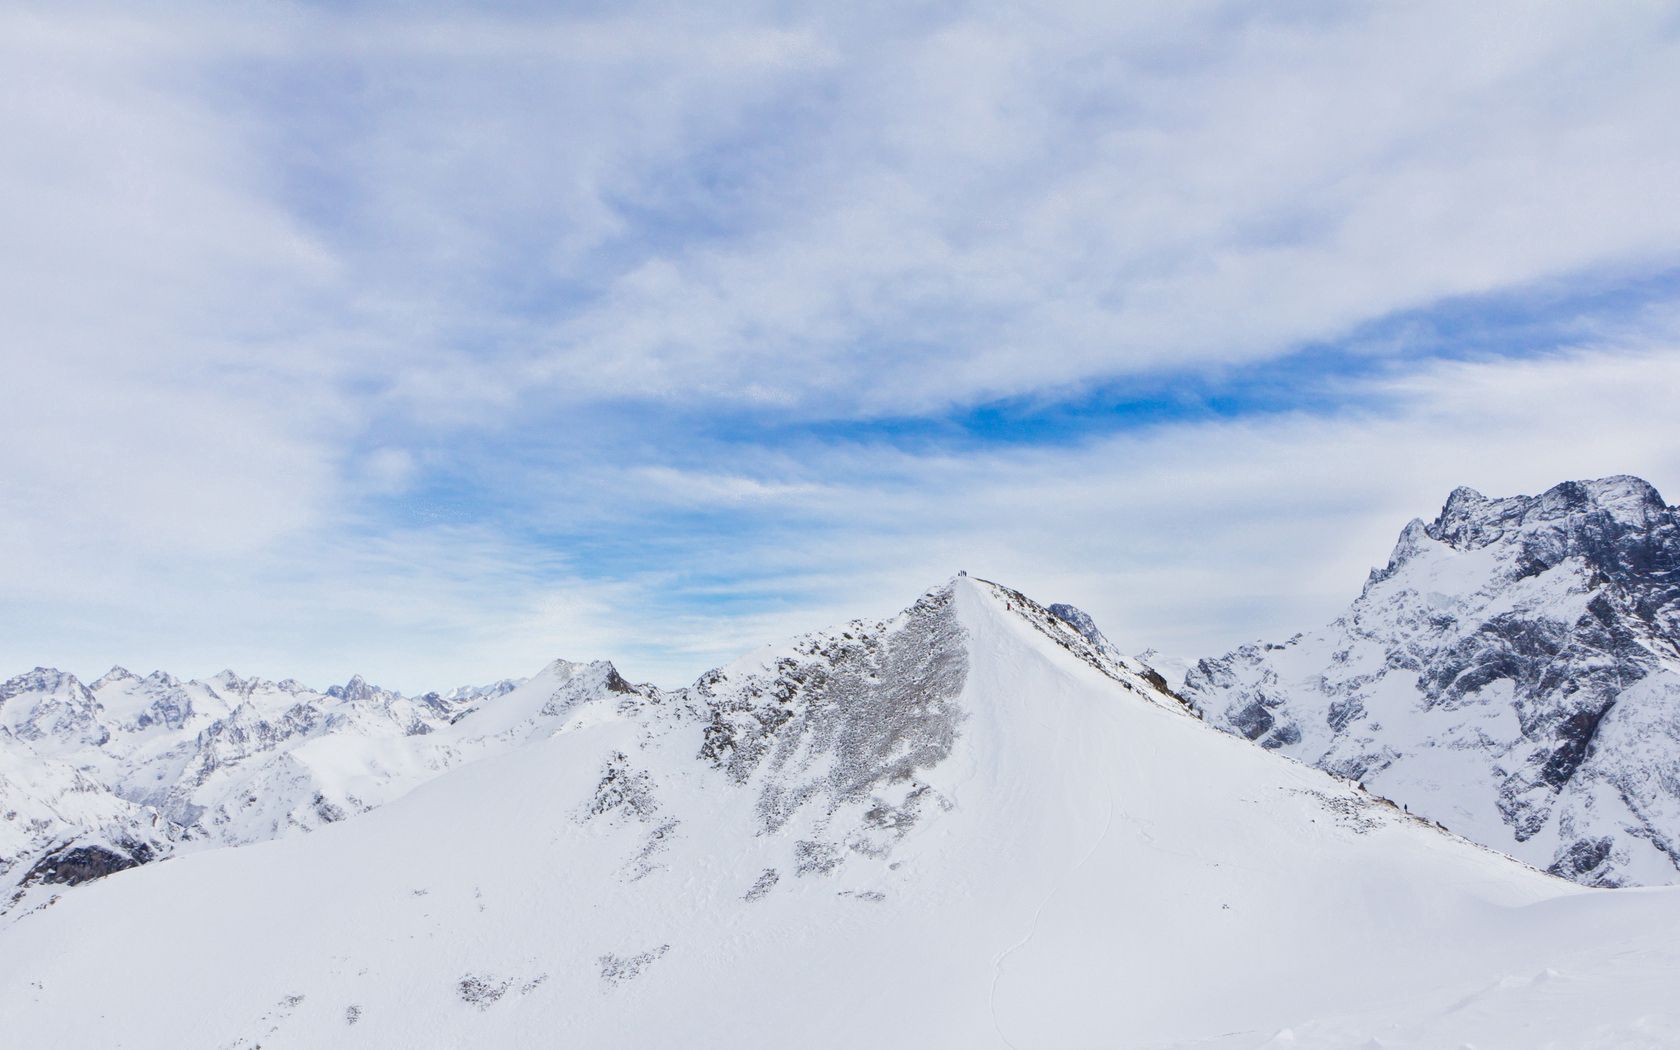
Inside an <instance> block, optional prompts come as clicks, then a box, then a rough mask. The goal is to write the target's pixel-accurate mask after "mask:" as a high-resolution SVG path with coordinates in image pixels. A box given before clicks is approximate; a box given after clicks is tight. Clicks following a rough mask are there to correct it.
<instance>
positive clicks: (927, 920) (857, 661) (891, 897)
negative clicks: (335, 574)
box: [0, 578, 1680, 1050]
mask: <svg viewBox="0 0 1680 1050" xmlns="http://www.w3.org/2000/svg"><path fill="white" fill-rule="evenodd" d="M487 710H489V709H487ZM555 713H556V714H557V715H558V716H559V719H558V724H557V725H554V726H546V725H545V726H543V727H542V728H540V729H539V730H538V731H537V732H536V733H534V734H532V735H531V736H530V737H529V738H528V739H527V740H526V742H525V743H523V744H522V745H521V746H517V747H514V748H512V749H510V750H507V751H506V752H505V753H502V754H499V755H496V756H493V757H487V758H484V759H482V760H479V761H476V762H471V763H468V764H464V765H460V766H458V767H456V768H454V769H453V770H451V771H450V772H448V773H446V774H444V775H441V776H438V777H436V778H434V779H432V780H431V781H430V782H428V783H426V784H424V785H422V786H420V787H418V788H417V789H415V790H413V791H412V792H411V793H409V794H407V795H406V796H404V797H402V798H399V799H396V800H394V801H391V802H389V803H388V804H386V805H384V806H382V807H380V808H378V809H375V810H373V811H371V812H368V813H366V814H364V815H361V816H358V817H356V818H355V819H353V820H347V821H344V822H340V823H334V824H332V825H330V826H326V827H322V828H321V829H319V830H318V831H317V832H316V833H314V834H311V835H307V836H292V837H286V838H281V839H278V840H275V841H271V842H266V843H260V844H256V845H251V846H246V847H242V848H239V849H223V850H216V851H208V852H201V853H197V854H193V855H189V856H181V857H178V858H176V859H173V860H170V861H168V862H166V863H162V864H152V865H146V866H144V867H140V868H136V869H133V870H129V871H123V872H120V873H118V874H115V875H113V876H111V877H109V878H106V879H103V880H100V881H98V882H95V883H92V884H90V885H88V886H85V887H81V888H79V889H77V890H76V891H75V892H73V893H70V894H67V895H65V896H64V897H62V898H60V899H59V900H58V901H57V902H56V903H55V904H54V905H53V906H51V907H49V908H45V909H43V910H40V911H35V912H32V913H30V914H27V915H25V916H23V917H21V918H20V919H19V920H18V921H17V922H16V923H15V924H14V925H12V926H11V927H10V928H9V929H6V930H4V931H0V1017H4V1018H5V1019H6V1034H7V1038H8V1040H9V1041H11V1042H13V1043H15V1045H19V1046H33V1045H49V1044H50V1045H59V1046H89V1047H92V1046H98V1047H126V1048H164V1047H167V1048H170V1050H180V1048H196V1047H204V1048H235V1047H238V1048H246V1050H251V1048H255V1047H258V1046H261V1047H263V1048H264V1050H281V1048H285V1047H309V1048H318V1047H332V1046H356V1047H380V1048H393V1050H395V1048H402V1050H418V1048H429V1047H439V1048H441V1047H460V1046H580V1047H612V1046H622V1047H652V1046H685V1047H730V1048H750V1047H767V1048H768V1047H775V1048H782V1047H786V1046H789V1045H798V1046H814V1047H859V1046H878V1047H940V1048H944V1047H951V1048H975V1047H1005V1048H1008V1047H1014V1048H1027V1047H1042V1048H1054V1050H1073V1048H1080V1047H1126V1048H1146V1047H1192V1046H1193V1047H1199V1048H1205V1047H1223V1048H1230V1047H1260V1046H1268V1047H1281V1046H1290V1047H1336V1048H1345V1047H1353V1046H1414V1047H1445V1046H1460V1045H1473V1046H1476V1047H1479V1048H1483V1050H1486V1048H1491V1047H1522V1048H1525V1050H1527V1048H1532V1047H1540V1046H1569V1047H1618V1048H1622V1047H1657V1046H1674V1045H1680V1044H1677V1038H1680V1037H1676V1036H1675V1035H1674V1034H1673V1033H1675V1032H1677V1031H1680V1004H1677V1003H1676V1002H1675V999H1674V996H1673V995H1672V994H1671V992H1672V988H1673V987H1674V984H1675V981H1676V979H1677V978H1680V947H1677V946H1676V944H1675V943H1674V939H1673V938H1672V936H1671V935H1670V934H1669V931H1671V930H1672V929H1673V928H1674V927H1675V923H1676V921H1680V893H1677V892H1675V891H1668V890H1647V891H1618V892H1614V893H1611V892H1605V891H1595V890H1589V889H1584V888H1581V887H1578V886H1574V885H1572V884H1569V883H1567V882H1563V881H1561V880H1557V879H1554V878H1551V877H1548V876H1546V875H1543V874H1540V873H1538V872H1536V871H1533V870H1532V869H1528V868H1525V867H1522V866H1521V865H1518V864H1516V863H1515V862H1513V861H1511V860H1509V859H1507V858H1505V857H1502V856H1499V855H1496V854H1494V853H1492V852H1490V851H1486V850H1483V849H1481V848H1479V847H1476V846H1473V845H1470V844H1468V843H1466V842H1464V841H1462V840H1460V839H1457V838H1455V837H1452V836H1450V835H1447V834H1445V833H1442V832H1441V831H1439V830H1437V829H1435V828H1433V827H1431V826H1428V825H1426V824H1424V823H1422V822H1421V821H1418V820H1416V819H1413V818H1409V817H1406V816H1405V815H1403V814H1401V813H1399V812H1398V811H1396V810H1395V809H1393V808H1392V807H1390V806H1387V805H1385V804H1383V803H1380V802H1377V801H1376V800H1374V799H1372V798H1371V797H1369V796H1368V795H1365V794H1364V793H1362V792H1360V791H1358V790H1357V789H1356V788H1354V787H1352V786H1350V785H1349V784H1347V783H1345V782H1342V781H1339V780H1336V779H1334V778H1332V777H1330V776H1328V775H1326V774H1324V773H1321V772H1319V771H1317V770H1313V769H1310V768H1308V767H1306V766H1302V765H1299V764H1296V763H1291V762H1287V761H1282V760H1280V759H1279V758H1278V757H1277V756H1275V755H1272V754H1269V753H1267V752H1265V751H1263V750H1261V749H1259V748H1254V747H1252V746H1250V745H1249V744H1247V743H1245V742H1244V741H1242V740H1239V739H1237V738H1235V737H1232V736H1229V735H1227V734H1223V733H1220V732H1216V731H1214V730H1213V729H1211V728H1210V727H1208V726H1207V725H1205V724H1203V723H1202V722H1200V721H1198V720H1197V719H1195V718H1194V717H1191V716H1190V715H1189V714H1187V713H1186V712H1185V710H1184V709H1183V708H1182V707H1181V706H1180V705H1179V704H1178V703H1177V702H1176V701H1175V700H1173V699H1172V698H1170V697H1168V696H1166V695H1165V694H1163V693H1161V692H1159V691H1158V690H1156V689H1155V688H1154V687H1153V686H1152V685H1151V684H1150V683H1149V682H1148V681H1147V680H1146V679H1144V678H1142V677H1140V676H1139V675H1137V674H1136V673H1134V672H1133V671H1132V670H1130V669H1129V668H1127V667H1126V666H1124V665H1122V664H1120V663H1117V662H1116V661H1114V660H1112V659H1110V658H1109V657H1107V656H1106V655H1105V654H1104V653H1103V652H1101V651H1100V650H1099V649H1098V648H1097V647H1095V646H1093V645H1092V644H1091V643H1090V642H1089V641H1088V640H1087V639H1086V638H1085V637H1084V636H1083V635H1081V634H1080V633H1078V632H1077V631H1075V630H1074V629H1073V628H1072V627H1070V626H1068V625H1067V624H1066V623H1064V622H1063V621H1062V620H1061V619H1059V618H1057V617H1055V616H1053V615H1051V614H1050V613H1048V612H1047V611H1045V610H1044V609H1041V608H1039V607H1038V606H1036V605H1034V604H1033V603H1031V602H1029V601H1028V600H1026V599H1025V598H1024V597H1023V596H1021V595H1019V594H1017V593H1015V592H1012V591H1008V590H1006V589H1004V588H1000V587H997V586H996V585H992V584H988V583H985V582H983V581H979V580H974V579H967V578H962V579H958V580H954V581H952V582H951V583H950V584H949V585H947V586H945V587H942V588H938V589H936V590H934V591H931V592H929V593H928V594H927V595H925V596H924V597H923V598H922V599H921V600H919V601H918V602H917V603H916V604H915V605H914V606H912V607H911V608H910V609H907V610H906V611H905V612H904V613H902V614H900V615H899V616H898V617H896V618H894V619H892V620H889V621H885V622H882V623H852V624H849V625H846V626H845V627H843V628H840V629H837V630H833V631H828V632H821V633H817V634H813V635H808V636H805V637H803V638H800V639H797V640H795V641H793V642H791V643H789V644H787V645H783V646H778V647H770V648H766V649H765V650H762V651H760V652H758V653H755V654H752V655H750V656H749V657H747V658H744V659H743V660H741V661H739V662H737V663H735V664H733V665H730V666H728V667H725V668H723V669H720V670H719V671H716V672H712V673H711V674H709V675H707V676H705V677H704V678H702V679H701V680H700V682H698V683H697V684H696V685H695V686H694V687H692V688H690V689H686V690H680V691H676V692H671V693H661V692H657V691H653V690H608V691H606V692H603V693H594V694H591V695H589V696H587V697H580V698H576V699H575V701H568V702H563V703H561V704H559V705H557V706H556V711H555ZM512 720H513V721H515V722H518V721H519V720H518V719H516V718H515V719H512ZM515 732H516V733H523V732H524V730H515Z"/></svg>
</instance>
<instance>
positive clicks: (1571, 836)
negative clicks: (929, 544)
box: [1183, 477, 1680, 885]
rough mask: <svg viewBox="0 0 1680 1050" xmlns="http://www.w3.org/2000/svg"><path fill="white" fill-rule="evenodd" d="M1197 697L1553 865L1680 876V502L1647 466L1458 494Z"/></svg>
mask: <svg viewBox="0 0 1680 1050" xmlns="http://www.w3.org/2000/svg"><path fill="white" fill-rule="evenodd" d="M1183 692H1184V694H1185V695H1186V697H1187V698H1188V699H1189V700H1191V701H1192V702H1193V703H1195V704H1196V705H1197V706H1198V707H1199V708H1201V710H1202V711H1203V713H1204V716H1205V717H1207V718H1208V719H1209V720H1210V721H1212V722H1214V723H1216V724H1218V725H1219V726H1221V727H1222V728H1225V729H1227V730H1229V731H1231V732H1233V733H1237V734H1240V735H1242V736H1245V737H1248V738H1249V739H1251V740H1254V741H1256V742H1257V743H1259V744H1260V745H1261V746H1262V747H1266V748H1271V749H1275V750H1278V751H1281V752H1283V753H1285V754H1288V755H1290V756H1292V757H1295V758H1298V759H1301V760H1302V761H1306V762H1310V763H1312V764H1314V765H1317V766H1320V767H1322V768H1324V769H1327V770H1330V771H1332V772H1335V773H1339V774H1342V775H1345V776H1349V777H1354V778H1357V779H1362V780H1364V781H1365V782H1366V783H1367V784H1368V785H1369V786H1370V787H1371V788H1372V789H1373V790H1375V791H1377V792H1378V793H1380V794H1383V795H1387V796H1389V797H1391V798H1394V799H1395V800H1397V801H1400V802H1402V803H1404V804H1405V805H1407V806H1409V807H1411V808H1412V809H1413V810H1414V811H1418V812H1422V813H1424V814H1426V815H1428V816H1430V817H1432V818H1435V819H1438V820H1440V821H1441V822H1443V823H1445V824H1447V825H1449V826H1451V827H1452V828H1453V829H1454V830H1457V831H1461V832H1463V833H1465V834H1468V835H1470V836H1471V837H1472V838H1475V839H1477V840H1479V841H1481V842H1483V843H1485V844H1487V845H1489V846H1492V847H1494V848H1496V849H1500V850H1504V851H1506V852H1510V853H1513V854H1515V855H1516V856H1518V857H1520V858H1522V859H1524V860H1527V861H1528V862H1530V863H1532V864H1535V865H1537V866H1539V867H1542V868H1547V869H1549V870H1551V871H1553V872H1554V873H1556V874H1559V875H1563V876H1565V877H1568V878H1571V879H1575V880H1577V881H1580V882H1583V883H1588V884H1596V885H1620V884H1656V883H1671V882H1676V881H1680V511H1677V510H1676V509H1675V508H1673V507H1669V506H1668V505H1666V504H1665V503H1664V502H1663V500H1662V497H1661V496H1659V495H1658V493H1657V491H1656V490H1655V489H1654V488H1652V487H1651V486H1650V485H1649V484H1647V483H1646V482H1644V481H1641V480H1640V479H1638V478H1632V477H1612V478H1603V479H1600V480H1596V481H1578V482H1566V483H1564V484H1561V485H1558V486H1556V487H1554V488H1552V489H1549V490H1548V491H1546V492H1544V493H1542V494H1541V495H1539V496H1534V497H1528V496H1512V497H1508V498H1503V499H1489V498H1487V497H1485V496H1483V495H1481V494H1480V493H1477V492H1475V491H1473V490H1471V489H1467V488H1461V489H1458V490H1457V491H1455V492H1453V493H1452V495H1451V496H1450V497H1449V498H1448V499H1447V502H1446V505H1445V506H1444V507H1443V508H1442V510H1441V513H1440V515H1439V517H1437V518H1436V519H1435V520H1434V521H1433V522H1430V523H1427V524H1426V523H1424V522H1423V521H1421V520H1418V521H1413V522H1412V523H1411V524H1409V525H1407V526H1406V528H1405V530H1404V531H1403V532H1402V533H1401V535H1400V540H1399V543H1398V544H1397V545H1396V547H1395V549H1394V553H1393V556H1392V557H1391V558H1390V559H1389V562H1388V564H1387V565H1386V566H1385V567H1383V568H1381V569H1378V570H1376V571H1374V572H1372V574H1371V577H1370V579H1369V581H1368V582H1367V583H1366V585H1365V589H1364V592H1363V594H1361V595H1360V597H1359V599H1358V600H1357V601H1355V602H1354V603H1353V605H1352V607H1351V608H1350V609H1349V610H1348V611H1347V613H1346V614H1344V615H1343V616H1342V617H1341V618H1339V619H1338V620H1336V621H1335V622H1334V623H1332V624H1331V625H1329V626H1328V627H1326V628H1324V629H1322V630H1319V631H1315V632H1312V633H1309V634H1303V635H1298V636H1296V637H1295V638H1292V639H1290V640H1289V641H1287V642H1284V643H1282V644H1256V645H1249V646H1245V647H1243V648H1241V649H1238V650H1236V651H1235V652H1232V653H1229V654H1227V655H1225V656H1222V657H1219V658H1217V659H1210V660H1203V661H1201V662H1200V663H1199V664H1197V665H1196V666H1195V667H1194V668H1193V669H1192V670H1191V671H1190V673H1189V675H1188V676H1187V677H1186V679H1185V682H1184V688H1183Z"/></svg>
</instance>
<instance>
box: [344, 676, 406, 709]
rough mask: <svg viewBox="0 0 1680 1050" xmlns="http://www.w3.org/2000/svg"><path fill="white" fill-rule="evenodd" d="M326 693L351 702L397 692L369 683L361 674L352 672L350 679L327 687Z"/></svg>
mask: <svg viewBox="0 0 1680 1050" xmlns="http://www.w3.org/2000/svg"><path fill="white" fill-rule="evenodd" d="M327 695H328V696H330V697H333V698H334V699H336V700H347V701H349V702H351V703H357V702H361V701H367V700H375V699H378V698H381V697H390V696H395V695H397V694H395V693H391V692H389V691H388V690H385V689H381V688H379V687H378V686H376V685H373V684H372V683H370V682H369V681H368V680H367V679H366V678H363V677H362V676H361V675H359V674H354V675H351V676H350V680H349V681H348V682H345V683H344V684H343V685H335V686H333V687H331V688H329V689H328V690H327Z"/></svg>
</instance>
